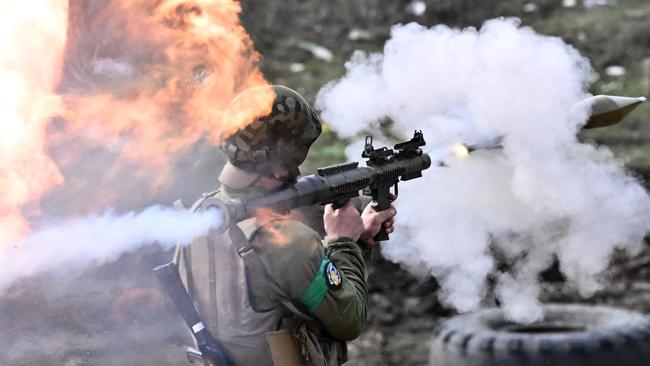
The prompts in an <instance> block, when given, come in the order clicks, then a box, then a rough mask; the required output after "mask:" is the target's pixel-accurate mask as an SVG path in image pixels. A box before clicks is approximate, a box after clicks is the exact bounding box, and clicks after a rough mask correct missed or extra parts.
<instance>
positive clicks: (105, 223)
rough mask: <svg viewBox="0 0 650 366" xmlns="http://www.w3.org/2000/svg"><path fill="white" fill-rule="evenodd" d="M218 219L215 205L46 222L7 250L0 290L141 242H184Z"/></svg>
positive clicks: (215, 225)
mask: <svg viewBox="0 0 650 366" xmlns="http://www.w3.org/2000/svg"><path fill="white" fill-rule="evenodd" d="M222 222H223V216H222V214H221V212H219V211H218V210H217V209H212V210H206V211H201V212H198V213H191V212H188V211H178V210H176V209H174V208H169V207H162V206H150V207H148V208H146V209H144V210H142V211H141V212H129V213H126V214H122V215H117V214H115V213H113V212H106V213H104V214H101V215H92V216H89V217H84V218H75V219H68V220H65V221H60V222H49V223H48V224H47V226H46V227H43V228H40V229H39V230H37V231H35V232H33V233H32V234H30V235H29V236H28V237H27V238H26V239H25V240H24V241H23V242H21V243H20V245H19V246H17V247H16V248H15V249H13V250H12V249H9V250H8V253H7V256H6V262H5V263H4V264H3V266H2V267H0V291H1V290H3V289H5V288H6V287H7V286H9V285H10V284H11V283H12V282H13V281H15V280H16V279H18V278H21V277H26V276H29V275H33V274H36V273H39V272H46V271H51V270H55V269H57V268H69V267H71V266H72V267H76V266H80V265H87V264H89V263H93V262H94V263H96V264H97V263H102V262H106V261H110V260H114V259H116V258H117V257H118V256H119V255H121V254H123V253H128V252H132V251H135V250H136V249H138V248H139V247H141V246H144V245H146V244H151V243H158V244H159V245H162V246H164V247H165V248H171V247H173V246H174V245H176V244H179V243H189V242H191V241H192V240H193V239H194V238H196V237H198V236H201V235H205V234H207V233H208V231H209V230H210V229H212V228H215V229H216V228H218V227H219V226H220V225H221V223H222Z"/></svg>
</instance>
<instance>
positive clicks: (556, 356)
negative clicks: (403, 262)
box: [430, 304, 650, 366]
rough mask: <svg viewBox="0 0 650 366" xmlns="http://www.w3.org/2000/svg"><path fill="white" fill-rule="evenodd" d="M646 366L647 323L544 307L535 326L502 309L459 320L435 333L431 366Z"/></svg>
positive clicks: (577, 308)
mask: <svg viewBox="0 0 650 366" xmlns="http://www.w3.org/2000/svg"><path fill="white" fill-rule="evenodd" d="M610 365H611V366H649V365H650V318H649V317H647V316H644V315H643V314H640V313H636V312H633V311H628V310H622V309H615V308H610V307H604V306H588V305H574V304H570V305H559V304H550V305H545V306H544V317H543V319H542V320H541V321H540V322H538V323H533V324H528V325H521V324H516V323H513V322H511V321H507V320H506V318H505V316H504V313H503V311H502V310H500V309H490V310H484V311H479V312H476V313H472V314H465V315H460V316H457V317H454V318H451V319H448V320H447V321H445V322H443V323H441V324H440V325H439V326H438V327H437V328H436V330H435V331H434V337H433V343H432V346H431V356H430V366H610Z"/></svg>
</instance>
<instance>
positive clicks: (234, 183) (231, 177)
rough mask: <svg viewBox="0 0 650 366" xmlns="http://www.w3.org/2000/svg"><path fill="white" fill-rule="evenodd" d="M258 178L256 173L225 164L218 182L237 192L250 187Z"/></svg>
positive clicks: (229, 163)
mask: <svg viewBox="0 0 650 366" xmlns="http://www.w3.org/2000/svg"><path fill="white" fill-rule="evenodd" d="M259 177H260V175H259V174H257V173H253V172H249V171H247V170H243V169H241V168H238V167H236V166H235V165H233V164H232V163H231V162H227V163H226V165H224V167H223V170H221V174H219V182H220V183H221V184H223V185H225V186H227V187H228V188H232V189H236V190H239V189H245V188H248V187H250V186H251V185H253V183H255V182H256V181H257V180H258V179H259Z"/></svg>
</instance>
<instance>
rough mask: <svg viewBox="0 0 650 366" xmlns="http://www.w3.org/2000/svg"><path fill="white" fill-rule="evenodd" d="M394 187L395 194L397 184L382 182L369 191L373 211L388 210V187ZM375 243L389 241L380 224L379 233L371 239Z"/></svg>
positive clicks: (389, 200)
mask: <svg viewBox="0 0 650 366" xmlns="http://www.w3.org/2000/svg"><path fill="white" fill-rule="evenodd" d="M393 184H394V185H395V193H397V183H396V182H382V183H379V184H378V185H377V186H376V187H373V188H372V189H371V194H372V203H371V205H372V208H374V209H375V211H377V212H379V211H384V210H387V209H389V208H390V206H391V205H390V202H391V199H390V187H392V186H393ZM373 239H374V240H375V241H386V240H388V239H389V237H388V234H387V233H386V229H385V228H384V225H383V224H382V226H381V228H380V229H379V232H378V233H377V235H375V237H374V238H373Z"/></svg>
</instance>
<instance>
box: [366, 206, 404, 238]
mask: <svg viewBox="0 0 650 366" xmlns="http://www.w3.org/2000/svg"><path fill="white" fill-rule="evenodd" d="M395 215H397V210H396V209H395V207H393V206H392V205H391V207H390V208H389V209H387V210H384V211H379V212H377V211H375V209H374V208H373V207H372V205H368V206H366V208H365V209H364V210H363V213H362V214H361V220H362V221H363V232H362V233H361V236H360V238H361V240H363V241H364V242H366V243H367V244H368V245H371V246H372V245H375V244H376V241H375V239H374V237H375V235H377V233H378V232H379V229H380V228H381V227H382V225H383V226H384V229H385V230H386V234H391V233H393V231H395Z"/></svg>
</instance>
